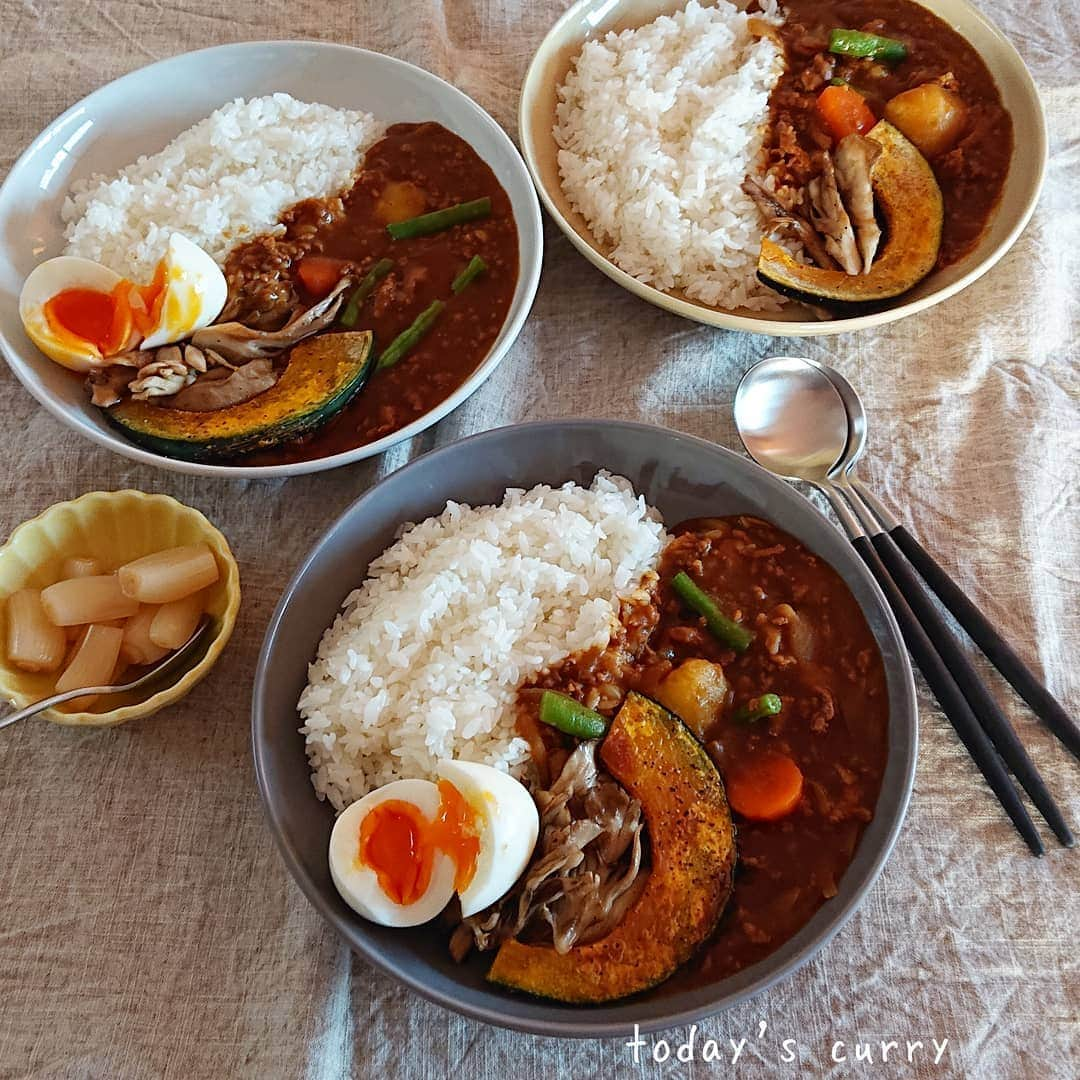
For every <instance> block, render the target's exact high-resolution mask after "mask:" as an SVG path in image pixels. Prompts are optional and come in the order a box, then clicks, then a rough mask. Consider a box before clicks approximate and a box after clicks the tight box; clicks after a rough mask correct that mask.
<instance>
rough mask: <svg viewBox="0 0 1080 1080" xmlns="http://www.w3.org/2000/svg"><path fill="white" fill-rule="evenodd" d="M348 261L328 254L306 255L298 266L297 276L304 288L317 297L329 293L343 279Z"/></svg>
mask: <svg viewBox="0 0 1080 1080" xmlns="http://www.w3.org/2000/svg"><path fill="white" fill-rule="evenodd" d="M346 266H348V263H347V262H346V260H345V259H332V258H330V256H328V255H305V256H304V257H303V258H302V259H301V260H300V262H299V263H298V264H297V267H296V276H297V277H298V278H299V279H300V280H301V282H303V285H304V288H305V289H307V291H308V292H309V293H311V295H312V296H313V297H315V298H316V299H321V298H322V297H324V296H326V295H328V294H329V292H330V290H331V289H332V288H333V287H334V286H335V285H336V284H337V283H338V282H339V281H340V280H341V275H342V273H343V272H344V270H345V267H346Z"/></svg>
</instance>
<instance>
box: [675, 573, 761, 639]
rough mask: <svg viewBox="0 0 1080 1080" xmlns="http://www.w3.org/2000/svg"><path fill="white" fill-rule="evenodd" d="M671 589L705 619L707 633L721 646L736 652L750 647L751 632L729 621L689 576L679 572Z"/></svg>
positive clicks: (752, 635)
mask: <svg viewBox="0 0 1080 1080" xmlns="http://www.w3.org/2000/svg"><path fill="white" fill-rule="evenodd" d="M671 588H672V589H673V590H674V592H675V595H676V596H678V598H679V599H680V600H681V601H682V602H683V603H684V604H685V605H686V606H687V607H688V608H691V609H692V610H693V611H696V612H697V613H698V614H699V615H701V616H702V617H703V618H704V619H705V625H706V626H707V627H708V628H709V633H710V634H712V636H713V637H714V638H716V640H717V641H719V642H720V643H721V644H722V645H727V646H728V648H730V649H734V650H735V651H736V652H745V651H746V650H747V649H748V648H749V647H750V642H751V641H753V640H754V634H753V632H752V631H750V630H747V629H746V627H745V626H740V625H739V624H738V623H737V622H735V621H734V620H733V619H729V618H728V617H727V616H726V615H725V614H724V613H723V612H722V611H721V610H720V609H719V608H718V607H717V606H716V602H715V601H714V600H713V598H712V597H711V596H709V595H708V593H706V592H704V591H703V590H702V589H701V588H700V587H699V586H698V585H697V584H696V583H695V582H694V579H693V578H692V577H690V575H689V574H687V573H685V572H683V571H682V570H680V571H679V572H678V573H677V574H676V575H675V576H674V577H673V578H672V579H671Z"/></svg>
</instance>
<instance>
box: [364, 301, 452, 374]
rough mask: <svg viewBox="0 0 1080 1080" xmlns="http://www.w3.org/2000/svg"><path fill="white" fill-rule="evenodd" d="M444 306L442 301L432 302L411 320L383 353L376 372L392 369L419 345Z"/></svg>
mask: <svg viewBox="0 0 1080 1080" xmlns="http://www.w3.org/2000/svg"><path fill="white" fill-rule="evenodd" d="M444 307H446V304H445V303H443V301H442V300H433V301H432V302H431V303H430V304H428V306H427V307H426V308H424V310H423V311H421V312H420V314H419V315H417V316H416V318H415V319H413V322H412V325H411V326H408V327H406V328H405V329H404V330H402V331H401V333H400V334H398V336H397V337H396V338H394V340H393V341H391V342H390V344H389V345H387V346H386V349H385V350H384V351H383V354H382V356H380V357H379V362H378V364H377V365H376V367H375V370H376V371H382V370H383V368H388V367H393V366H394V364H396V363H397V362H398V361H399V360H400V359H401V358H402V357H403V356H404V355H405V354H406V353H407V352H408V351H409V350H410V349H412V348H414V347H415V346H416V345H418V344H419V343H420V339H421V338H423V337H424V335H425V334H426V333H427V332H428V331H429V330H430V329H431V327H432V325H433V324H434V322H435V320H436V319H437V318H438V317H439V316H440V315H441V314H442V309H443V308H444Z"/></svg>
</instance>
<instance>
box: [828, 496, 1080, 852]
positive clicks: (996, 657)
mask: <svg viewBox="0 0 1080 1080" xmlns="http://www.w3.org/2000/svg"><path fill="white" fill-rule="evenodd" d="M856 483H857V482H856ZM840 488H841V490H842V491H843V493H844V495H845V496H846V498H847V500H848V502H849V503H850V504H851V506H852V508H853V509H854V510H855V512H856V515H857V516H858V519H859V522H860V524H861V525H862V526H863V528H864V529H865V530H866V531H867V533H868V534H869V538H868V537H867V536H856V537H854V538H853V539H852V543H853V544H854V546H855V548H856V550H857V551H858V552H859V554H860V555H861V556H862V558H863V561H864V562H866V564H867V566H868V567H869V568H870V570H871V572H872V573H873V574H874V577H875V578H876V579H877V581H878V584H879V585H880V586H881V588H882V591H883V592H884V593H885V596H886V598H887V600H888V601H889V606H890V607H891V608H892V609H893V613H894V614H895V615H896V618H897V622H898V623H899V625H900V629H901V632H902V633H903V635H904V640H905V642H906V643H907V646H908V649H909V650H910V651H911V654H912V656H913V657H914V658H915V662H916V663H917V664H918V666H919V668H920V670H921V671H922V673H923V675H924V676H925V677H926V681H927V683H928V684H929V686H930V689H931V690H932V691H933V693H934V695H935V697H937V699H938V702H939V703H940V705H941V707H942V709H943V710H944V712H945V714H946V715H947V716H948V718H949V720H950V722H951V723H952V725H953V727H954V728H955V729H956V732H957V734H958V735H959V736H960V738H961V739H962V740H963V742H964V745H965V746H966V747H967V748H968V751H969V753H970V754H971V756H972V758H973V759H974V761H975V763H976V764H977V765H978V767H979V769H980V770H981V771H982V773H983V776H984V777H985V778H986V780H987V782H988V783H989V784H990V787H991V788H992V789H993V791H994V793H995V794H996V795H997V797H998V800H999V801H1000V802H1001V804H1002V806H1003V807H1004V809H1005V811H1006V813H1008V815H1009V817H1010V818H1011V819H1012V821H1013V824H1014V825H1015V826H1016V828H1017V830H1018V831H1019V832H1020V835H1021V836H1022V837H1023V838H1024V840H1025V841H1026V842H1027V844H1028V847H1030V848H1031V850H1032V852H1034V853H1035V854H1036V855H1042V854H1043V853H1044V850H1045V849H1044V847H1043V844H1042V841H1041V839H1040V838H1039V835H1038V832H1037V830H1036V828H1035V825H1034V823H1033V822H1032V820H1031V817H1030V815H1029V814H1028V812H1027V809H1026V808H1025V807H1024V804H1023V802H1022V800H1021V799H1020V796H1019V793H1018V792H1017V790H1016V788H1015V787H1014V786H1013V784H1012V782H1011V781H1010V779H1009V776H1008V773H1007V772H1006V766H1008V769H1009V770H1010V771H1011V772H1012V773H1013V775H1014V776H1015V777H1016V779H1017V780H1018V781H1019V782H1020V784H1021V786H1022V787H1023V789H1024V790H1025V791H1026V792H1027V793H1028V795H1029V796H1030V798H1031V801H1032V802H1033V803H1034V805H1035V806H1036V807H1037V808H1038V810H1039V812H1040V813H1041V814H1042V816H1043V818H1044V819H1045V820H1046V822H1047V824H1048V825H1049V826H1050V828H1051V829H1052V830H1053V832H1054V835H1055V836H1056V837H1057V839H1058V840H1059V842H1060V843H1061V844H1063V845H1064V846H1065V847H1072V846H1073V844H1074V843H1075V839H1074V837H1073V834H1072V831H1071V830H1070V829H1069V826H1068V823H1067V822H1066V821H1065V818H1064V816H1063V815H1062V813H1061V810H1060V808H1059V807H1058V805H1057V803H1056V802H1055V801H1054V798H1053V796H1052V795H1051V794H1050V791H1049V790H1048V789H1047V787H1046V784H1045V783H1044V782H1043V780H1042V777H1041V776H1040V775H1039V772H1038V769H1036V767H1035V764H1034V763H1033V762H1032V760H1031V758H1030V757H1029V756H1028V754H1027V751H1026V750H1025V749H1024V747H1023V744H1022V743H1021V742H1020V740H1019V738H1018V737H1017V735H1016V732H1015V731H1014V730H1013V727H1012V725H1011V724H1010V723H1009V721H1008V719H1007V718H1006V716H1005V714H1004V713H1003V712H1002V711H1001V708H1000V706H999V705H998V703H997V701H996V700H995V699H994V697H993V695H992V694H991V692H990V690H989V689H988V688H987V686H986V684H985V683H984V682H983V681H982V679H981V678H980V677H979V674H978V672H977V671H976V670H975V668H974V666H973V665H972V663H971V661H970V659H969V658H968V656H967V653H966V652H965V650H964V648H963V646H962V645H961V643H960V642H959V641H957V640H956V638H955V637H954V636H953V634H952V632H951V630H950V629H949V627H948V626H947V625H946V623H945V620H944V619H943V617H942V616H941V614H940V613H939V612H938V610H937V608H936V606H935V605H934V602H933V600H932V599H931V597H930V594H929V592H928V591H927V589H926V587H925V585H924V584H923V583H922V582H921V581H920V580H919V578H918V576H917V575H916V574H915V571H914V570H913V568H912V565H910V564H909V563H908V562H907V561H906V560H905V555H907V556H908V557H909V558H911V552H912V551H917V552H918V554H917V555H916V556H915V557H914V558H912V559H911V561H912V563H913V564H914V566H915V567H916V568H917V569H918V570H919V572H920V573H921V574H922V575H923V577H924V578H925V579H926V581H927V583H929V584H930V585H931V586H932V587H933V588H934V591H935V592H936V593H937V594H938V596H939V597H941V599H942V601H943V602H944V603H946V606H947V607H948V608H949V610H950V611H952V612H953V613H954V614H955V615H956V616H957V619H958V620H959V621H960V623H961V625H962V626H963V627H964V628H965V629H966V630H968V632H969V634H971V637H972V640H973V641H975V643H976V644H977V645H979V647H980V648H981V649H983V652H984V653H985V655H986V656H987V658H988V659H989V660H991V662H993V663H994V665H995V666H996V667H997V668H998V669H999V670H1000V671H1001V672H1002V674H1003V675H1005V677H1006V678H1007V679H1008V680H1009V682H1010V683H1012V685H1013V686H1014V687H1015V688H1016V689H1017V691H1018V692H1019V693H1020V694H1021V696H1022V697H1023V698H1024V700H1025V701H1027V702H1028V703H1029V704H1030V705H1031V706H1032V708H1033V709H1034V710H1035V712H1036V713H1037V715H1039V716H1040V718H1042V719H1043V720H1044V721H1045V722H1046V724H1047V726H1048V727H1049V728H1050V729H1051V730H1052V731H1053V732H1054V733H1055V734H1056V735H1057V736H1058V737H1059V738H1060V739H1061V740H1062V741H1063V742H1064V743H1065V745H1066V746H1068V747H1069V748H1070V749H1071V750H1073V752H1074V753H1076V752H1077V747H1078V746H1080V731H1078V729H1077V728H1076V725H1075V724H1074V723H1073V721H1072V720H1071V718H1070V717H1069V716H1068V714H1067V713H1066V712H1065V710H1064V709H1063V708H1062V707H1061V705H1060V704H1059V703H1058V702H1057V701H1056V700H1055V699H1054V698H1053V697H1052V696H1051V695H1050V693H1049V691H1047V690H1046V688H1045V687H1044V686H1043V685H1042V684H1041V683H1040V682H1039V681H1038V679H1036V677H1035V676H1034V675H1033V674H1032V672H1031V671H1030V670H1029V669H1028V668H1027V667H1026V665H1024V663H1023V661H1022V660H1020V658H1019V657H1018V656H1017V655H1016V653H1015V652H1014V651H1013V650H1012V649H1011V648H1010V647H1009V645H1008V644H1007V643H1006V642H1005V641H1004V640H1003V639H1002V638H1001V636H1000V635H999V634H998V633H997V631H996V630H995V629H994V628H993V626H992V625H991V624H990V622H989V620H988V619H987V618H986V617H985V616H984V615H983V614H982V612H981V611H979V609H978V608H977V607H976V606H975V604H974V603H972V602H971V601H970V600H969V599H968V598H967V597H966V596H964V595H963V593H961V592H960V590H959V588H958V587H957V586H956V584H955V583H954V582H953V581H952V580H951V579H950V578H949V577H948V575H947V574H946V573H945V571H944V570H943V569H942V568H941V567H940V566H938V564H937V563H936V562H935V561H934V560H933V559H932V558H931V556H930V555H929V554H928V553H927V552H926V551H925V550H924V549H923V548H922V546H921V545H920V544H919V543H918V542H917V541H916V540H915V539H914V537H912V536H911V534H910V533H908V532H907V530H906V529H904V528H903V526H902V525H900V524H899V522H897V521H896V520H895V518H893V517H892V515H891V514H889V513H888V511H887V510H885V509H884V507H882V506H881V504H880V503H878V501H877V500H876V499H874V498H873V496H870V494H869V492H865V490H864V489H862V486H861V485H857V487H856V485H855V484H852V483H843V484H841V485H840ZM864 494H865V495H867V496H869V497H868V498H867V499H866V500H865V501H864V500H863V498H862V496H863V495H864ZM868 504H869V505H868ZM881 519H884V522H882V520H881ZM898 534H899V535H898ZM901 536H902V538H903V539H901ZM901 545H902V546H901ZM943 593H945V594H947V595H943ZM954 604H955V607H954ZM958 609H959V610H958ZM961 611H962V612H963V614H962V615H961ZM972 628H974V631H973V629H972ZM984 642H985V643H986V644H984ZM999 661H1000V662H999ZM1018 683H1019V685H1018ZM1032 698H1034V701H1033V700H1032ZM1048 703H1049V705H1051V706H1052V708H1048V707H1047V704H1048ZM999 755H1000V756H999Z"/></svg>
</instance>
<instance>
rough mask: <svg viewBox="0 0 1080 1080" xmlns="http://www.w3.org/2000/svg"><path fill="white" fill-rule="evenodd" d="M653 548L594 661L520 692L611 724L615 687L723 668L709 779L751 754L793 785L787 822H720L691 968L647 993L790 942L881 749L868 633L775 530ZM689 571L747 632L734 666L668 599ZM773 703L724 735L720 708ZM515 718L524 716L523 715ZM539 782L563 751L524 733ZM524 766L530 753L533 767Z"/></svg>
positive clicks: (875, 785)
mask: <svg viewBox="0 0 1080 1080" xmlns="http://www.w3.org/2000/svg"><path fill="white" fill-rule="evenodd" d="M675 531H676V534H677V535H676V536H675V538H674V540H673V541H672V542H671V543H670V544H669V546H668V547H667V549H666V550H665V552H664V554H663V557H662V560H661V565H660V568H659V576H658V578H657V579H652V578H650V579H649V580H647V581H646V582H645V584H644V588H643V589H642V591H641V592H640V593H638V594H637V595H636V596H634V597H631V598H629V599H628V600H627V601H626V602H624V604H623V610H622V623H623V625H622V627H621V629H620V631H619V632H618V633H617V634H616V635H615V637H614V639H613V641H612V643H611V645H610V646H609V647H608V648H607V649H605V650H603V651H602V652H596V651H594V652H590V653H585V654H578V655H575V656H571V657H570V658H568V659H567V660H566V661H564V662H563V663H561V664H559V665H557V666H556V667H554V668H552V669H551V670H549V671H547V672H545V673H543V674H542V675H541V676H540V677H539V678H538V679H537V680H536V684H537V685H540V686H543V687H546V688H550V689H556V690H561V691H563V692H565V693H569V694H571V695H572V696H574V697H575V698H577V699H578V700H581V701H583V702H586V703H587V704H589V705H590V706H592V707H594V708H596V709H598V710H600V711H602V712H605V713H609V714H610V713H613V712H614V711H616V709H617V708H618V705H619V703H620V701H621V699H622V697H623V695H625V694H626V692H627V691H629V690H638V691H641V692H643V693H645V694H647V695H649V696H660V695H659V694H658V690H659V687H660V683H661V681H662V680H663V679H664V677H665V676H667V675H668V673H669V672H671V671H672V670H674V669H675V668H677V667H678V665H679V664H681V663H682V662H683V661H684V660H687V659H692V658H701V659H706V660H709V661H712V662H714V663H719V664H721V665H722V666H723V669H724V672H725V675H726V677H727V682H728V687H729V689H728V698H727V702H726V706H725V708H724V709H723V710H722V711H721V713H720V715H719V716H718V718H717V719H716V721H715V722H714V723H713V724H712V726H711V727H710V728H709V729H708V730H707V731H705V732H704V733H703V734H704V736H705V745H706V748H707V750H708V751H709V754H710V755H711V756H712V758H713V760H714V762H715V763H716V765H717V768H718V769H719V771H720V773H721V775H722V776H723V775H724V774H725V773H726V772H728V771H729V769H730V768H731V767H732V766H733V765H734V764H737V763H739V762H740V761H744V760H745V759H746V758H748V757H750V756H752V755H754V754H757V753H759V752H761V751H763V750H766V749H767V750H777V751H780V752H782V753H784V754H786V755H788V756H790V757H791V758H792V760H794V761H795V762H796V764H797V765H798V767H799V768H800V769H801V771H802V773H803V777H804V781H805V784H804V789H803V795H802V798H801V799H800V801H799V803H798V805H797V807H796V809H795V810H794V812H792V813H791V814H789V815H788V816H786V817H784V818H782V819H781V820H778V821H770V822H766V821H749V820H745V819H740V818H739V816H738V815H736V825H737V835H738V840H737V843H738V863H737V868H736V876H735V888H734V892H733V894H732V898H731V901H730V903H729V904H728V907H727V910H726V912H725V914H724V916H723V918H722V920H721V922H720V924H719V926H718V928H717V930H716V932H715V933H714V935H713V936H712V938H711V939H710V940H709V942H708V943H707V944H706V946H705V947H704V949H703V951H702V952H701V953H700V954H699V956H698V958H697V959H696V960H694V961H692V962H691V963H689V964H687V965H686V966H685V967H684V968H683V969H682V970H681V971H679V972H678V973H677V974H676V975H675V976H674V977H673V978H672V979H671V980H669V981H668V982H667V983H666V984H665V985H664V988H663V990H662V992H664V993H668V992H674V991H678V990H680V989H685V988H686V987H687V986H691V985H696V984H700V983H707V982H712V981H715V980H717V979H720V978H723V977H724V976H727V975H730V974H733V973H734V972H736V971H739V970H741V969H742V968H745V967H747V966H748V965H750V964H753V963H755V962H756V961H758V960H761V959H762V958H764V957H765V956H767V955H768V954H769V953H771V952H773V951H774V950H775V949H776V948H778V947H779V946H780V945H781V944H783V943H784V942H785V941H787V940H788V939H789V938H790V937H792V935H794V934H795V933H796V932H797V931H798V930H799V929H800V928H801V927H802V926H803V925H805V923H806V922H807V921H808V920H809V919H810V917H811V916H812V915H813V913H814V912H815V911H816V910H817V909H818V908H819V907H820V906H821V905H822V904H823V903H824V902H825V901H826V900H828V899H829V898H830V897H832V896H834V895H835V894H836V891H837V884H838V882H839V880H840V878H841V876H842V874H843V872H844V870H845V868H846V867H847V865H848V864H849V862H850V861H851V859H852V856H853V854H854V852H855V848H856V845H857V844H858V841H859V837H860V835H861V834H862V831H863V829H864V828H865V827H866V824H867V822H868V821H870V819H871V817H872V816H873V811H874V806H875V804H876V801H877V797H878V792H879V790H880V787H881V780H882V776H883V774H884V769H885V759H886V752H887V722H888V701H887V694H886V684H885V671H884V667H883V664H882V660H881V655H880V653H879V651H878V649H877V646H876V643H875V641H874V638H873V635H872V634H871V632H870V628H869V627H868V626H867V623H866V620H865V619H864V617H863V615H862V612H861V611H860V609H859V606H858V604H857V602H856V601H855V598H854V597H853V596H852V594H851V592H850V591H849V590H848V588H847V586H846V585H845V584H844V582H843V581H842V580H841V578H840V576H839V575H838V574H837V573H836V571H834V570H833V569H832V568H831V567H830V566H828V565H827V564H826V563H825V562H823V561H822V560H821V559H820V558H818V556H816V555H814V554H813V553H812V552H811V551H809V550H807V548H805V547H804V546H803V545H802V544H800V543H799V542H798V541H796V540H795V539H794V538H793V537H791V536H789V535H788V534H787V533H784V532H783V531H781V530H780V529H778V528H776V526H774V525H771V524H769V523H768V522H765V521H762V520H759V519H757V518H753V517H748V516H739V517H733V518H712V519H702V520H699V521H691V522H686V523H684V524H683V525H681V526H679V527H677V529H676V530H675ZM680 570H684V571H686V572H687V573H689V574H691V575H692V576H693V578H694V579H695V580H696V581H697V582H698V583H699V584H700V585H701V586H702V587H703V588H705V589H706V590H707V591H708V592H709V593H710V595H711V596H712V597H714V598H715V599H716V601H717V602H718V603H719V604H720V606H721V608H722V609H723V610H724V611H725V613H726V614H728V615H729V616H730V617H732V618H735V619H737V620H738V621H740V622H742V623H743V624H745V625H746V626H748V627H751V628H753V630H754V632H755V636H754V640H753V642H752V643H751V645H750V647H749V648H748V649H747V650H746V651H745V652H744V653H742V654H737V653H735V652H734V651H732V650H731V649H729V648H726V647H724V646H722V645H721V644H719V643H718V642H717V641H716V640H715V639H714V638H713V637H712V636H711V635H710V633H709V632H708V630H707V629H706V627H705V624H704V620H702V619H701V618H700V617H699V616H697V615H695V614H694V613H693V612H692V611H689V610H688V609H687V608H686V607H685V606H684V605H683V604H682V603H681V601H680V600H679V599H678V597H677V596H675V595H674V594H673V593H672V591H671V588H670V581H671V579H672V577H673V576H674V575H675V574H676V573H677V572H678V571H680ZM769 692H771V693H776V694H779V695H780V696H781V698H782V700H783V709H782V711H781V712H780V714H779V715H776V716H773V717H771V718H768V719H766V720H762V721H757V722H754V723H739V722H737V721H736V720H734V718H733V716H732V714H733V712H734V707H735V706H736V705H738V704H740V703H743V702H746V701H748V700H749V699H752V698H756V697H757V696H758V695H761V694H764V693H769ZM525 716H526V720H527V711H526V714H525ZM523 733H524V734H526V735H527V737H529V739H530V742H531V743H534V744H535V743H536V742H537V741H541V742H542V743H543V744H544V745H543V748H542V749H541V751H540V754H539V769H540V774H541V782H545V783H546V782H547V781H548V779H549V777H550V775H552V774H554V775H557V774H558V770H559V769H561V768H562V765H563V763H564V762H565V760H566V753H567V750H568V746H567V745H566V744H565V743H564V742H562V741H560V737H559V736H558V735H557V734H555V733H553V732H552V731H551V729H549V728H546V727H545V728H543V730H540V729H539V727H538V726H535V725H530V724H528V723H525V724H524V725H523ZM536 758H537V754H536V751H535V750H534V759H536Z"/></svg>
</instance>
